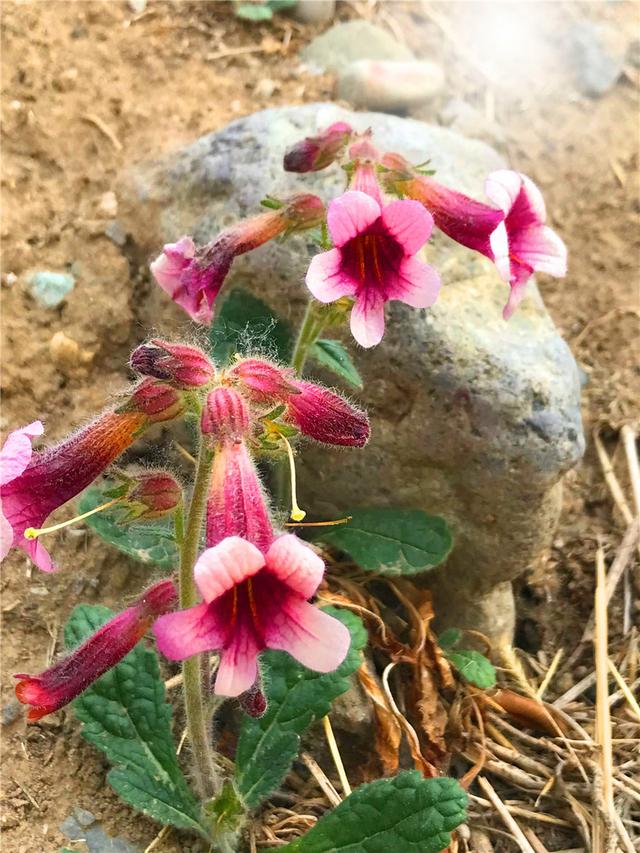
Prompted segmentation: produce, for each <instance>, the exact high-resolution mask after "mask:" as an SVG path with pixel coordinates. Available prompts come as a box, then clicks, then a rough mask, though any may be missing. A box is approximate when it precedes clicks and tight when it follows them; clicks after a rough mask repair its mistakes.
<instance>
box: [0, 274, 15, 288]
mask: <svg viewBox="0 0 640 853" xmlns="http://www.w3.org/2000/svg"><path fill="white" fill-rule="evenodd" d="M17 280H18V276H17V275H16V274H15V273H14V272H6V273H5V274H4V275H3V276H2V282H3V284H6V285H7V287H13V285H14V284H15V283H16V281H17Z"/></svg>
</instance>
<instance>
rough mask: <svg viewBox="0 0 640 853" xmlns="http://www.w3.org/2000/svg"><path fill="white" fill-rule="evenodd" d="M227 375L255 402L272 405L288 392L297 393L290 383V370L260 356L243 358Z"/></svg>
mask: <svg viewBox="0 0 640 853" xmlns="http://www.w3.org/2000/svg"><path fill="white" fill-rule="evenodd" d="M229 376H231V377H232V378H233V379H234V380H238V381H239V382H240V383H241V385H242V391H243V393H245V394H246V395H247V396H248V397H249V399H250V400H252V401H253V402H255V403H262V404H264V405H267V406H273V405H275V404H276V403H279V402H283V401H284V400H286V399H287V398H288V397H289V395H290V394H298V393H299V392H298V389H297V388H295V387H294V386H293V384H292V380H293V374H292V371H291V370H283V369H282V368H280V367H276V365H275V364H271V363H270V362H268V361H263V359H261V358H245V359H242V361H239V362H237V363H236V364H235V365H234V366H233V367H232V368H231V370H230V371H229Z"/></svg>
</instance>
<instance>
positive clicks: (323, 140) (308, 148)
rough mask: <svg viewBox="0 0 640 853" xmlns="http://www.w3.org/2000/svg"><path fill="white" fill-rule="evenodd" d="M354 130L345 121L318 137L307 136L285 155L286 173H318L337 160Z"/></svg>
mask: <svg viewBox="0 0 640 853" xmlns="http://www.w3.org/2000/svg"><path fill="white" fill-rule="evenodd" d="M352 133H353V129H352V127H351V126H350V125H348V124H347V123H346V122H345V121H337V122H335V124H332V125H330V126H329V127H327V128H325V130H322V131H321V132H320V133H319V134H318V135H317V136H307V137H305V138H304V139H302V140H301V141H300V142H296V143H295V145H292V146H291V147H290V148H288V149H287V151H286V153H285V155H284V169H285V172H318V171H319V170H320V169H325V168H326V167H327V166H330V165H331V164H332V163H333V162H334V161H335V160H337V159H338V158H339V157H340V155H341V154H342V152H343V151H344V149H345V146H346V145H347V143H348V141H349V138H350V136H351V134H352Z"/></svg>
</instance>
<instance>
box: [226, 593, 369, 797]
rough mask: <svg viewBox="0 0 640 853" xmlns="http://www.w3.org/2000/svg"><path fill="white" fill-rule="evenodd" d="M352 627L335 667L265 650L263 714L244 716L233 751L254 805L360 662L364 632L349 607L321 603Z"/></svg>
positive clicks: (243, 789) (243, 790)
mask: <svg viewBox="0 0 640 853" xmlns="http://www.w3.org/2000/svg"><path fill="white" fill-rule="evenodd" d="M325 611H326V612H327V613H330V614H331V615H332V616H335V617H336V618H337V619H339V620H340V621H341V622H344V624H345V625H346V626H347V628H348V629H349V631H350V632H351V646H350V648H349V652H348V653H347V657H346V658H345V660H344V661H343V662H342V663H341V664H340V666H339V667H338V669H336V670H335V671H334V672H327V673H324V674H321V673H318V672H312V671H311V670H310V669H307V668H306V667H304V666H302V664H299V663H298V662H297V661H295V660H294V659H293V658H292V657H290V656H289V655H288V654H285V653H284V652H275V651H271V652H267V653H266V654H265V655H263V657H262V661H263V663H264V675H265V679H264V682H265V688H266V692H267V698H268V703H269V704H268V708H267V712H266V714H265V715H264V716H263V717H260V718H259V719H254V718H252V717H245V718H244V719H243V721H242V726H241V729H240V739H239V741H238V748H237V750H236V784H237V787H238V791H239V793H240V794H241V796H242V798H243V800H244V802H245V803H246V805H247V806H249V807H254V806H256V805H258V803H259V802H260V801H261V800H263V799H264V798H265V797H266V796H267V795H268V794H270V793H271V791H273V790H274V789H275V788H277V787H278V785H279V784H280V782H281V781H282V779H283V778H284V777H285V776H286V774H287V772H288V770H289V767H290V766H291V762H292V761H293V760H294V758H295V757H296V755H297V754H298V751H299V749H300V736H301V735H302V734H303V733H304V732H305V730H306V729H307V728H308V727H309V726H310V725H311V723H313V722H314V721H315V720H319V719H321V718H322V717H324V716H325V715H326V714H328V712H329V708H330V707H331V702H332V701H333V700H334V699H335V698H336V697H338V696H340V695H341V694H342V693H345V692H346V691H347V690H348V688H349V676H350V675H351V673H353V672H355V671H356V669H358V667H359V666H360V663H361V654H360V650H361V649H362V648H363V647H364V646H365V645H366V642H367V633H366V631H365V629H364V627H363V625H362V622H361V621H360V619H358V617H357V616H354V614H353V613H350V612H349V611H347V610H336V609H335V608H334V607H327V608H325Z"/></svg>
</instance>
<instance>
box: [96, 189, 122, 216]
mask: <svg viewBox="0 0 640 853" xmlns="http://www.w3.org/2000/svg"><path fill="white" fill-rule="evenodd" d="M98 211H99V212H100V213H101V214H103V216H106V217H107V219H115V217H116V216H117V215H118V199H117V198H116V194H115V193H114V192H112V191H111V190H109V192H106V193H104V194H103V195H101V196H100V201H99V202H98Z"/></svg>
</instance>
